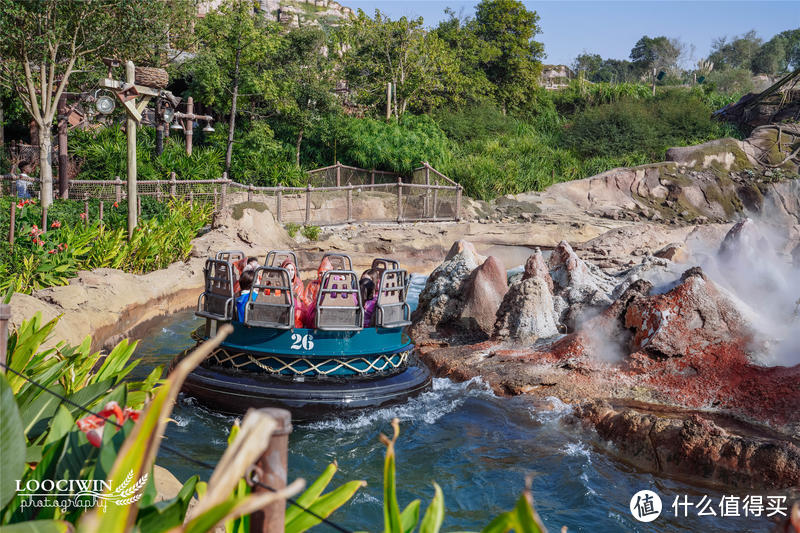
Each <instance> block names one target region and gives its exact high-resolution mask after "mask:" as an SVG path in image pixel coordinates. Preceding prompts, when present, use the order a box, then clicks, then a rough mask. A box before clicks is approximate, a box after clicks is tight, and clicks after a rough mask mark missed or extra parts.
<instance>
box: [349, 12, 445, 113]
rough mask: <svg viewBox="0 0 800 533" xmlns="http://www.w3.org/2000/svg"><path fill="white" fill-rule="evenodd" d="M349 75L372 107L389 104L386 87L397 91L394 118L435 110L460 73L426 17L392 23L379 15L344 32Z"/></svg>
mask: <svg viewBox="0 0 800 533" xmlns="http://www.w3.org/2000/svg"><path fill="white" fill-rule="evenodd" d="M340 39H341V40H342V43H341V49H342V50H345V52H344V53H343V55H344V65H345V75H346V78H347V81H348V82H349V85H350V88H351V89H353V90H354V91H355V93H356V95H357V98H358V99H359V100H360V101H362V102H364V103H367V104H370V105H385V104H386V92H387V91H386V87H387V84H388V83H389V82H391V83H392V85H393V87H394V90H393V91H392V95H391V102H390V106H391V109H392V111H393V113H394V115H395V117H398V118H399V117H402V116H403V114H404V113H405V112H406V111H407V110H408V109H409V108H414V109H417V110H421V109H430V108H432V107H435V106H436V105H437V104H438V102H439V101H441V99H442V94H443V92H444V91H445V90H446V88H447V86H448V83H450V80H451V79H452V78H453V76H454V75H455V74H456V72H457V65H456V60H455V57H454V55H453V54H452V53H451V52H450V50H448V48H447V46H446V44H445V43H444V42H443V41H442V40H441V39H440V38H439V37H438V36H437V35H436V34H435V33H432V32H427V31H425V30H424V28H423V21H422V18H417V19H408V18H406V17H402V18H400V19H398V20H391V19H390V18H388V17H386V16H384V15H383V14H382V13H381V12H380V11H379V10H376V11H375V17H374V18H370V17H369V16H367V15H366V14H365V13H364V12H363V11H361V10H359V12H358V16H357V17H355V18H354V19H353V20H352V21H350V23H349V24H347V25H345V26H344V27H343V28H342V32H341V36H340Z"/></svg>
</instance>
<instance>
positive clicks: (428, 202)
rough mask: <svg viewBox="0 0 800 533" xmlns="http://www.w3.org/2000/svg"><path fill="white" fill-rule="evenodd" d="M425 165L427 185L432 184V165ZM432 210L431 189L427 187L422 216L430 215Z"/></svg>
mask: <svg viewBox="0 0 800 533" xmlns="http://www.w3.org/2000/svg"><path fill="white" fill-rule="evenodd" d="M423 164H424V165H425V185H430V184H431V167H429V166H428V163H423ZM430 210H431V190H430V189H427V190H426V191H425V203H424V204H423V206H422V218H426V217H428V216H430Z"/></svg>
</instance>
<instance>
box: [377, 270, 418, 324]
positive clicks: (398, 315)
mask: <svg viewBox="0 0 800 533" xmlns="http://www.w3.org/2000/svg"><path fill="white" fill-rule="evenodd" d="M373 264H374V262H373ZM407 286H408V272H406V271H405V270H401V269H394V270H384V271H383V272H382V273H381V284H380V288H379V290H378V301H377V302H376V304H375V325H376V326H378V327H381V328H402V327H405V326H409V325H411V320H410V318H411V308H410V307H409V305H408V303H407V302H406V288H407Z"/></svg>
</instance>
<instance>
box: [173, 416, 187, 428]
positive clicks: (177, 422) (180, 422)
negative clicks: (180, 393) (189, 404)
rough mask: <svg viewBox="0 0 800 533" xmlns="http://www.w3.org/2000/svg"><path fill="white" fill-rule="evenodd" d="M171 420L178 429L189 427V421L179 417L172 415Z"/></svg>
mask: <svg viewBox="0 0 800 533" xmlns="http://www.w3.org/2000/svg"><path fill="white" fill-rule="evenodd" d="M172 420H173V422H175V425H176V426H178V427H179V428H185V427H186V426H188V425H189V419H188V418H186V417H183V416H180V415H173V416H172Z"/></svg>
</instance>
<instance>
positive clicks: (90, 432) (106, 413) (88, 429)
mask: <svg viewBox="0 0 800 533" xmlns="http://www.w3.org/2000/svg"><path fill="white" fill-rule="evenodd" d="M98 414H99V415H100V416H96V415H89V416H87V417H85V418H81V419H80V420H78V421H77V422H75V423H76V424H77V425H78V429H80V430H81V431H83V432H84V434H86V438H87V439H89V442H90V443H91V444H92V446H94V447H96V448H99V447H100V445H101V444H102V443H103V428H104V426H105V424H106V420H105V419H106V418H108V417H110V416H111V415H114V417H115V418H116V419H117V423H118V424H120V425H121V424H124V423H125V421H126V420H128V419H130V420H133V421H134V422H136V421H138V420H139V411H137V410H136V409H131V408H130V407H126V408H125V409H124V410H123V409H121V408H120V406H119V404H118V403H117V402H108V403H107V404H106V406H105V407H104V408H103V410H102V411H100V412H99V413H98Z"/></svg>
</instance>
